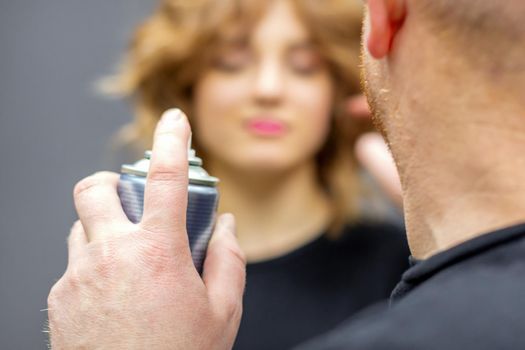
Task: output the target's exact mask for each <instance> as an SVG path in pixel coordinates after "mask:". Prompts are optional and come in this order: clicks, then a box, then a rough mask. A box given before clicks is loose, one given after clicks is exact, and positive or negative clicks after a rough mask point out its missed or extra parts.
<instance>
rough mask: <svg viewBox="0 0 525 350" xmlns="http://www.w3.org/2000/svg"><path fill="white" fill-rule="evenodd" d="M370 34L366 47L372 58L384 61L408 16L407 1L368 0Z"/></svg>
mask: <svg viewBox="0 0 525 350" xmlns="http://www.w3.org/2000/svg"><path fill="white" fill-rule="evenodd" d="M367 3H368V17H369V26H370V29H369V32H368V36H367V38H366V47H367V49H368V51H369V52H370V54H371V55H372V57H374V58H376V59H382V58H384V57H386V56H387V55H388V54H389V53H390V50H391V46H392V41H393V40H394V38H395V36H396V34H397V32H398V30H399V28H400V27H401V25H402V23H403V21H404V20H405V16H406V3H405V0H368V1H367Z"/></svg>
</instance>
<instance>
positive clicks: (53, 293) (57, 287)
mask: <svg viewBox="0 0 525 350" xmlns="http://www.w3.org/2000/svg"><path fill="white" fill-rule="evenodd" d="M63 278H64V277H62V278H60V279H59V280H58V281H56V282H55V284H54V285H53V286H52V287H51V289H50V290H49V294H48V296H47V307H48V309H50V310H52V309H54V308H56V306H57V305H58V302H59V301H60V299H61V298H60V295H61V294H62V290H63V283H64V282H63Z"/></svg>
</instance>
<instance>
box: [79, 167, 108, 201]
mask: <svg viewBox="0 0 525 350" xmlns="http://www.w3.org/2000/svg"><path fill="white" fill-rule="evenodd" d="M116 178H118V175H117V174H115V173H111V172H108V171H100V172H97V173H94V174H93V175H90V176H88V177H85V178H84V179H82V180H80V181H79V182H78V183H77V184H76V185H75V188H74V189H73V195H74V196H75V197H79V196H80V195H82V194H83V193H86V192H88V191H90V190H92V189H94V188H98V187H100V186H104V185H107V184H108V183H113V182H114V181H115V179H116Z"/></svg>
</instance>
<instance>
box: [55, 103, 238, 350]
mask: <svg viewBox="0 0 525 350" xmlns="http://www.w3.org/2000/svg"><path fill="white" fill-rule="evenodd" d="M189 134H190V129H189V126H188V123H187V120H186V117H185V116H184V115H183V114H182V113H181V112H180V111H178V110H171V111H168V112H166V113H165V114H164V116H163V118H162V119H161V121H160V122H159V125H158V126H157V130H156V132H155V139H154V146H153V155H152V159H151V166H150V171H149V174H148V181H147V185H146V189H145V198H144V214H143V218H142V221H141V222H140V223H138V224H133V223H131V222H130V221H129V220H128V219H127V218H126V216H125V214H124V212H123V211H122V207H121V204H120V200H119V198H118V195H117V192H116V185H117V182H118V175H117V174H114V173H98V174H95V175H93V176H90V177H88V178H86V179H84V180H82V181H80V182H79V183H78V184H77V186H76V187H75V191H74V197H75V205H76V208H77V212H78V215H79V218H80V221H78V222H77V223H75V225H74V226H73V228H72V230H71V234H70V236H69V240H68V246H69V249H68V250H69V261H68V266H67V269H66V272H65V273H64V275H63V276H62V278H61V279H60V280H59V281H58V282H57V283H56V284H55V285H54V286H53V288H52V289H51V292H50V294H49V298H48V307H49V330H50V337H51V346H52V348H53V349H56V350H58V349H150V350H154V349H185V350H186V349H230V348H231V347H232V344H233V341H234V339H235V336H236V334H237V329H238V327H239V322H240V318H241V313H242V293H243V290H244V283H245V259H244V256H243V253H242V252H241V250H240V248H239V246H238V244H237V241H236V239H235V236H234V230H235V228H234V219H233V217H232V216H231V215H228V214H227V215H223V216H222V217H220V218H219V220H218V223H217V225H216V229H215V232H214V234H213V238H212V240H211V242H210V245H209V248H208V254H207V258H206V261H205V264H204V272H203V278H202V279H201V277H200V276H199V274H198V273H197V271H196V269H195V267H194V266H193V262H192V259H191V253H190V249H189V245H188V237H187V233H186V205H187V196H188V194H187V188H188V160H187V149H186V147H187V141H188V137H189Z"/></svg>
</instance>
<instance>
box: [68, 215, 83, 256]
mask: <svg viewBox="0 0 525 350" xmlns="http://www.w3.org/2000/svg"><path fill="white" fill-rule="evenodd" d="M87 243H88V240H87V237H86V233H85V232H84V228H83V227H82V223H81V222H80V220H77V221H76V222H75V223H74V224H73V227H71V232H70V233H69V237H68V238H67V247H68V249H67V251H68V263H69V264H72V263H73V262H74V261H75V260H76V259H77V258H78V257H79V256H80V254H81V253H82V251H83V250H84V248H85V246H86V244H87Z"/></svg>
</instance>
